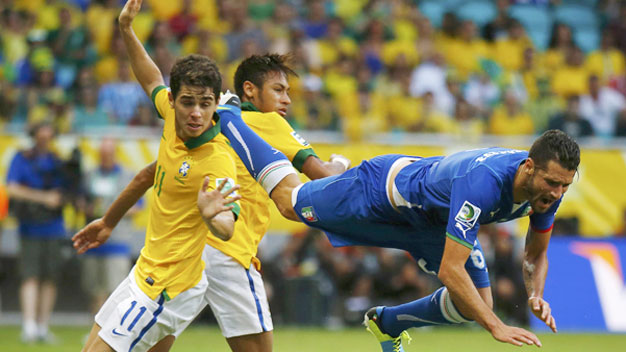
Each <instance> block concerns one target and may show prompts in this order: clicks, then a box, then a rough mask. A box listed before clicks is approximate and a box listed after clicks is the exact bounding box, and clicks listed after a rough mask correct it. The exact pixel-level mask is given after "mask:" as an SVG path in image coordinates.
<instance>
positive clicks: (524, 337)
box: [491, 324, 541, 347]
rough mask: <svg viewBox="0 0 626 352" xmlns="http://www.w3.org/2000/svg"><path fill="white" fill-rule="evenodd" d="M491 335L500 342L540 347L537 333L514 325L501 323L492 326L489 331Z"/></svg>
mask: <svg viewBox="0 0 626 352" xmlns="http://www.w3.org/2000/svg"><path fill="white" fill-rule="evenodd" d="M491 335H492V336H493V338H494V339H496V340H498V341H500V342H506V343H510V344H511V345H515V346H523V345H524V344H526V345H536V346H537V347H541V341H539V338H538V337H537V335H535V334H533V333H532V332H530V331H528V330H525V329H522V328H518V327H515V326H508V325H505V324H502V325H501V326H498V327H496V328H494V329H493V330H492V331H491Z"/></svg>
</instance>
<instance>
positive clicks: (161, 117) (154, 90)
mask: <svg viewBox="0 0 626 352" xmlns="http://www.w3.org/2000/svg"><path fill="white" fill-rule="evenodd" d="M163 89H167V87H166V86H158V87H156V88H154V89H153V90H152V94H150V100H152V105H154V109H155V110H156V112H157V115H158V116H159V118H160V119H161V120H164V118H163V116H161V113H160V112H159V109H157V106H156V103H155V102H154V99H155V98H156V96H157V94H159V92H160V91H161V90H163Z"/></svg>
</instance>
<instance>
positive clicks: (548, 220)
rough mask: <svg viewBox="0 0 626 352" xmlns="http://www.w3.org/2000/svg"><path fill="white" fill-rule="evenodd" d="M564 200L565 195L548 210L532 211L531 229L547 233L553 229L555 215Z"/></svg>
mask: <svg viewBox="0 0 626 352" xmlns="http://www.w3.org/2000/svg"><path fill="white" fill-rule="evenodd" d="M562 200H563V196H561V198H560V199H559V200H557V201H556V202H554V204H552V206H551V207H550V208H549V209H548V211H546V212H545V213H532V214H530V216H529V218H530V229H531V230H533V231H535V232H539V233H546V232H548V231H550V230H552V227H553V226H554V216H555V215H556V210H557V209H558V208H559V205H561V201H562Z"/></svg>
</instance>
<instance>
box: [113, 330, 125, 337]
mask: <svg viewBox="0 0 626 352" xmlns="http://www.w3.org/2000/svg"><path fill="white" fill-rule="evenodd" d="M115 330H116V329H113V335H117V336H128V335H126V334H122V333H119V332H117V331H115Z"/></svg>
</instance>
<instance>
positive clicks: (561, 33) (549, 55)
mask: <svg viewBox="0 0 626 352" xmlns="http://www.w3.org/2000/svg"><path fill="white" fill-rule="evenodd" d="M573 46H575V44H574V36H573V35H572V29H571V28H570V27H569V26H567V25H566V24H563V23H560V22H557V23H555V24H554V26H553V27H552V35H551V37H550V42H549V43H548V50H546V52H545V53H544V54H543V60H542V61H543V63H544V65H545V66H546V68H547V69H548V70H550V71H554V70H556V69H558V68H559V67H561V66H562V65H563V64H564V63H565V59H566V58H567V57H568V56H569V55H570V54H571V52H570V48H571V47H573Z"/></svg>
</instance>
